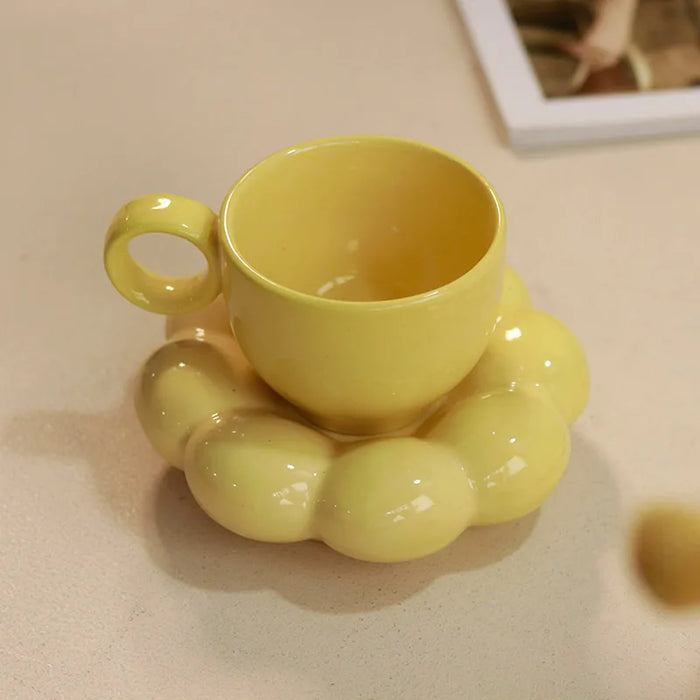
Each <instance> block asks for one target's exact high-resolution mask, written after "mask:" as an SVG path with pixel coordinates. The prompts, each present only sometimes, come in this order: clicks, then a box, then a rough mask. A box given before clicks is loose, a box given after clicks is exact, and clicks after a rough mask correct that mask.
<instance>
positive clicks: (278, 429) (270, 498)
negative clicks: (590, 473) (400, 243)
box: [136, 269, 588, 562]
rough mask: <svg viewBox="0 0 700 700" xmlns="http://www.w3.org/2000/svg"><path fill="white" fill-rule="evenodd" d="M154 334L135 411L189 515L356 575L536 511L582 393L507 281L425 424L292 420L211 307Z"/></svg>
mask: <svg viewBox="0 0 700 700" xmlns="http://www.w3.org/2000/svg"><path fill="white" fill-rule="evenodd" d="M166 335H167V338H168V340H167V343H166V344H165V345H164V346H162V347H161V348H160V349H159V350H157V351H156V352H155V353H154V354H153V355H152V356H151V357H150V358H149V359H148V360H147V361H146V363H145V365H144V367H143V369H142V371H141V376H140V382H139V384H138V389H137V395H136V407H137V412H138V415H139V419H140V421H141V424H142V426H143V429H144V431H145V433H146V435H147V437H148V438H149V440H150V442H151V443H152V445H153V446H154V448H155V449H156V450H157V451H158V452H159V453H160V454H161V455H162V456H163V457H164V458H165V459H166V460H167V461H168V462H169V463H171V464H172V465H173V466H176V467H178V468H180V469H182V470H183V471H184V472H185V477H186V479H187V483H188V485H189V487H190V490H191V492H192V494H193V496H194V498H195V500H196V501H197V502H198V503H199V505H200V506H201V507H202V508H203V509H204V510H205V511H206V512H207V513H208V514H209V515H210V516H211V517H212V518H213V519H214V520H216V521H217V522H218V523H219V524H221V525H222V526H224V527H226V528H228V529H229V530H231V531H233V532H235V533H237V534H239V535H242V536H244V537H248V538H251V539H256V540H261V541H268V542H294V541H300V540H305V539H317V540H322V541H324V542H325V543H326V544H328V545H329V546H330V547H332V548H333V549H335V550H337V551H339V552H341V553H343V554H346V555H348V556H351V557H354V558H357V559H362V560H366V561H375V562H395V561H405V560H409V559H416V558H419V557H423V556H426V555H428V554H431V553H433V552H436V551H438V550H440V549H442V548H444V547H446V546H447V545H449V544H450V543H451V542H452V541H453V540H454V539H456V538H457V537H458V536H459V535H460V534H461V533H462V532H463V531H464V530H465V529H466V528H467V527H469V526H471V525H483V524H493V523H500V522H506V521H509V520H513V519H516V518H520V517H522V516H524V515H526V514H527V513H529V512H531V511H532V510H535V509H536V508H538V507H539V506H540V505H541V504H542V502H543V501H544V500H545V499H546V498H547V497H548V496H549V495H550V493H551V492H552V491H553V489H554V488H555V486H556V484H557V483H558V482H559V480H560V478H561V476H562V474H563V472H564V470H565V468H566V465H567V462H568V458H569V449H570V442H569V430H568V424H570V423H572V422H573V420H574V419H575V418H576V417H577V416H578V414H579V413H580V412H581V410H582V409H583V407H584V405H585V403H586V399H587V395H588V370H587V366H586V361H585V357H584V355H583V351H582V350H581V347H580V345H579V344H578V341H577V340H576V338H575V337H574V336H573V334H572V333H571V332H570V331H569V330H568V329H567V328H566V327H565V326H563V324H561V323H560V322H559V321H557V320H556V319H554V318H552V317H551V316H549V315H547V314H545V313H543V312H540V311H536V310H534V309H532V308H530V302H529V295H528V292H527V289H526V288H525V286H524V285H523V283H522V282H521V281H520V279H519V278H518V277H517V275H515V273H514V272H513V271H512V270H510V269H507V271H506V279H505V285H504V294H503V299H502V302H501V306H500V308H499V313H498V316H497V319H496V322H495V325H494V331H493V334H492V336H491V340H490V342H489V345H488V347H487V349H486V352H485V353H484V355H483V356H482V358H481V360H480V361H479V363H478V364H477V366H476V367H475V369H474V370H473V371H472V373H471V374H470V375H469V376H468V377H467V378H466V379H465V380H464V381H463V382H462V383H461V384H460V385H459V386H458V387H456V388H455V389H454V390H453V391H451V392H450V393H449V394H447V395H446V396H444V397H443V398H442V399H441V400H440V401H439V402H438V403H437V404H436V405H434V406H432V407H431V408H430V409H429V410H428V411H427V413H426V414H424V415H421V416H416V415H411V416H408V415H404V416H396V417H394V418H392V419H391V420H390V421H387V422H386V423H385V424H383V425H381V426H377V424H376V423H375V422H372V424H371V426H362V425H358V424H357V423H356V422H354V421H353V423H352V424H349V423H347V422H344V421H343V420H337V419H328V418H324V417H319V416H304V415H302V414H301V413H299V411H298V410H297V409H296V408H295V407H294V406H292V405H291V404H289V403H288V402H287V401H285V400H284V399H282V398H281V397H280V396H279V395H278V394H276V393H275V392H273V391H272V390H271V389H270V388H269V387H268V386H267V385H266V384H265V383H264V382H263V381H262V380H261V379H260V378H259V377H258V376H257V375H256V373H255V372H254V371H253V369H252V368H251V366H250V365H249V363H248V362H247V360H246V359H245V357H244V355H243V353H242V351H241V350H240V348H239V346H238V344H237V343H236V340H235V338H234V336H233V334H232V332H231V330H230V326H229V323H228V314H227V310H226V306H225V303H224V302H223V301H222V300H221V299H217V300H216V302H214V304H212V305H211V306H210V307H208V308H207V309H204V310H203V311H201V312H198V313H193V314H188V315H186V316H178V317H171V318H170V319H169V320H168V323H167V327H166ZM378 428H379V429H381V430H382V435H379V436H378V435H374V434H370V432H369V431H371V432H372V433H374V432H376V431H377V429H378ZM363 430H366V431H367V432H364V433H363V432H362V431H363ZM358 431H359V434H358ZM347 433H353V434H347Z"/></svg>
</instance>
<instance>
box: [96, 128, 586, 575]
mask: <svg viewBox="0 0 700 700" xmlns="http://www.w3.org/2000/svg"><path fill="white" fill-rule="evenodd" d="M151 232H164V233H167V234H171V235H173V236H177V237H179V238H181V239H185V240H186V241H188V242H190V243H191V244H193V245H194V246H196V247H197V248H198V249H199V251H201V253H202V254H203V256H204V258H205V259H206V263H207V267H206V270H205V271H203V272H202V273H201V274H198V275H195V276H191V277H184V278H174V277H167V276H162V275H158V274H155V273H154V272H152V271H150V270H148V269H146V268H145V267H143V266H142V265H140V264H139V263H138V262H137V261H136V260H135V259H134V258H133V257H132V255H131V253H130V250H129V243H130V241H131V240H132V239H133V238H135V237H136V236H139V235H142V234H146V233H151ZM505 245H506V222H505V217H504V211H503V206H502V204H501V202H500V200H499V197H498V195H497V194H496V192H495V191H494V190H493V188H492V187H491V186H490V185H489V183H488V182H487V181H486V180H485V179H484V177H483V176H482V175H480V174H479V173H478V172H477V171H475V170H474V169H473V168H472V167H471V166H470V165H468V164H467V163H465V162H462V161H461V160H460V159H458V158H456V157H454V156H452V155H450V154H448V153H446V152H444V151H441V150H439V149H437V148H434V147H432V146H428V145H425V144H422V143H419V142H415V141H411V140H407V139H399V138H392V137H384V136H345V137H338V138H328V139H321V140H318V141H313V142H309V143H304V144H300V145H297V146H294V147H291V148H287V149H285V150H283V151H280V152H278V153H275V154H273V155H271V156H269V157H268V158H266V159H264V160H263V161H261V162H260V163H258V164H257V165H255V166H254V167H253V168H251V169H250V170H249V171H248V172H247V173H245V174H244V175H243V176H242V177H241V178H240V179H239V180H238V181H237V182H236V183H235V185H234V186H233V187H232V188H231V190H230V191H229V193H228V194H227V196H226V198H225V199H224V202H223V204H222V205H221V209H220V211H219V214H218V216H217V215H216V214H215V213H214V212H212V211H211V210H210V209H209V208H208V207H207V206H205V205H203V204H201V203H199V202H197V201H194V200H191V199H187V198H185V197H181V196H177V195H172V194H163V193H159V194H151V195H146V196H144V197H140V198H138V199H135V200H133V201H131V202H129V203H127V204H125V205H124V206H123V207H122V208H121V209H120V210H119V211H118V212H117V214H116V215H115V217H114V219H113V221H112V223H111V225H110V227H109V230H108V232H107V237H106V242H105V249H104V261H105V267H106V271H107V274H108V276H109V278H110V280H111V281H112V283H113V284H114V286H115V287H116V289H117V290H118V291H119V292H120V293H121V294H122V295H123V296H124V297H126V298H127V299H128V300H129V301H131V302H133V303H134V304H135V305H137V306H139V307H141V308H143V309H146V310H148V311H152V312H155V313H157V314H163V315H165V316H166V317H167V323H166V336H167V337H166V342H165V344H164V345H163V346H162V347H160V348H159V349H157V350H156V351H155V352H154V353H153V354H152V355H151V356H150V357H149V358H148V359H147V360H146V361H145V363H144V364H143V366H142V369H141V370H140V374H139V381H138V384H137V389H136V397H135V402H136V409H137V413H138V416H139V419H140V422H141V425H142V426H143V429H144V431H145V433H146V435H147V437H148V439H149V441H150V442H151V444H152V445H153V447H154V449H155V450H156V451H157V452H158V453H159V454H160V455H161V456H162V457H163V459H164V460H166V461H167V462H168V463H169V464H171V465H173V466H175V467H177V468H179V469H182V470H183V471H184V474H185V477H186V480H187V484H188V485H189V488H190V491H191V492H192V496H193V497H194V499H195V500H196V501H197V503H198V504H199V505H200V506H201V508H203V509H204V511H205V512H206V513H207V514H208V515H209V516H210V517H211V518H213V519H214V520H215V521H216V522H217V523H219V524H220V525H222V526H223V527H225V528H227V529H229V530H231V531H233V532H235V533H237V534H239V535H241V536H243V537H248V538H252V539H255V540H261V541H269V542H296V541H300V540H306V539H315V540H321V541H323V542H325V543H326V544H327V545H328V546H330V547H332V548H333V549H335V550H337V551H338V552H341V553H343V554H345V555H348V556H350V557H354V558H356V559H361V560H366V561H373V562H398V561H405V560H410V559H416V558H419V557H423V556H426V555H429V554H431V553H433V552H436V551H438V550H440V549H442V548H444V547H446V546H447V545H449V544H450V543H451V542H452V541H454V540H455V539H456V538H457V537H459V535H460V534H461V533H462V532H463V531H464V530H465V529H466V528H468V527H472V526H478V525H486V524H495V523H503V522H506V521H509V520H513V519H515V518H520V517H522V516H524V515H526V514H527V513H529V512H531V511H532V510H534V509H536V508H538V507H539V506H540V505H541V504H542V503H543V501H544V500H545V499H546V498H547V497H548V496H549V495H550V494H551V493H552V491H553V490H554V488H555V486H556V485H557V483H558V482H559V480H560V479H561V477H562V475H563V473H564V470H565V469H566V466H567V462H568V460H569V454H570V437H569V426H570V425H571V424H572V423H573V422H574V421H575V420H576V418H577V417H578V416H579V414H580V413H581V411H582V410H583V408H584V406H585V404H586V401H587V398H588V390H589V378H588V368H587V363H586V359H585V356H584V353H583V350H582V348H581V346H580V344H579V342H578V340H577V339H576V337H575V336H574V334H573V333H572V332H571V331H570V330H569V329H568V328H567V327H566V326H565V325H564V324H562V323H561V322H560V321H558V320H557V319H555V318H553V317H552V316H550V315H549V314H547V313H545V312H544V311H540V310H537V309H534V308H532V304H531V301H530V296H529V294H528V290H527V288H526V286H525V285H524V284H523V282H522V281H521V279H520V278H519V277H518V275H517V274H516V273H515V272H514V271H513V270H512V269H511V268H510V267H509V266H508V265H506V263H505Z"/></svg>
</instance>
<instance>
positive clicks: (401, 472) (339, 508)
mask: <svg viewBox="0 0 700 700" xmlns="http://www.w3.org/2000/svg"><path fill="white" fill-rule="evenodd" d="M475 514H476V499H475V493H474V490H473V487H472V485H471V483H470V481H469V479H468V478H467V475H466V474H465V472H464V469H463V467H462V464H461V462H460V460H459V458H458V457H457V455H456V454H455V452H454V450H452V449H451V448H450V447H448V446H446V445H439V444H430V443H428V442H425V441H423V440H419V439H417V438H414V437H406V438H385V439H379V440H373V441H371V442H366V443H364V444H360V445H359V446H355V447H352V448H350V449H348V450H347V451H346V452H345V453H344V454H342V455H341V456H339V457H338V458H337V459H336V461H335V463H334V465H333V468H332V470H331V471H330V472H329V473H328V476H327V478H326V483H325V485H324V487H323V491H322V493H321V500H320V502H319V504H318V508H317V521H318V527H319V531H320V533H321V536H322V538H323V540H324V541H325V542H326V543H327V544H328V545H330V546H331V547H333V549H336V550H338V551H339V552H342V553H343V554H346V555H348V556H351V557H354V558H356V559H363V560H366V561H375V562H393V561H404V560H407V559H416V558H418V557H423V556H426V555H428V554H432V553H433V552H436V551H438V550H440V549H442V548H444V547H446V546H447V545H448V544H450V543H451V542H452V541H453V540H454V539H456V538H457V537H458V536H459V535H460V533H462V531H463V530H464V529H465V528H466V527H467V526H468V525H470V524H471V522H472V520H473V518H474V516H475Z"/></svg>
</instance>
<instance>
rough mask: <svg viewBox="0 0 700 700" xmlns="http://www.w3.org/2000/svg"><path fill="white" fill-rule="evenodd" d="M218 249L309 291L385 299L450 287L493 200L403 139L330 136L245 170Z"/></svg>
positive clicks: (488, 234)
mask: <svg viewBox="0 0 700 700" xmlns="http://www.w3.org/2000/svg"><path fill="white" fill-rule="evenodd" d="M223 211H224V214H223V220H224V228H225V231H224V238H225V241H224V245H226V244H228V245H229V246H230V247H231V248H232V251H233V253H234V254H235V255H236V256H237V257H238V258H239V260H240V261H241V262H242V263H243V264H244V265H246V266H247V267H248V268H250V269H251V270H252V271H253V272H254V273H255V274H258V275H261V276H262V277H265V278H267V279H268V280H270V281H272V282H274V283H276V284H278V285H282V286H283V287H287V288H289V289H292V290H295V291H297V292H302V293H304V294H309V295H313V296H318V297H326V298H331V299H338V300H344V301H384V300H389V299H397V298H402V297H409V296H414V295H416V294H422V293H425V292H428V291H431V290H434V289H436V288H438V287H442V286H443V285H445V284H448V283H449V282H452V281H454V280H456V279H457V278H458V277H461V276H462V275H464V274H465V273H467V272H468V271H469V270H470V269H471V268H473V267H474V266H475V265H476V263H477V262H479V260H480V259H481V258H482V257H483V256H484V255H485V254H486V252H487V251H488V249H489V247H490V246H491V243H492V242H493V240H494V237H495V236H496V233H497V231H498V229H499V227H500V225H501V211H500V206H499V204H498V200H497V198H496V196H495V194H494V193H493V190H492V189H491V188H490V187H489V185H488V184H487V183H486V181H485V180H484V179H483V178H482V177H481V176H479V175H478V174H477V173H475V172H473V171H472V170H470V169H469V168H468V167H467V166H466V165H465V164H463V163H461V162H460V161H458V160H456V159H453V158H451V157H450V156H448V155H446V154H444V153H441V152H439V151H436V150H433V149H431V148H430V147H428V146H423V145H421V144H418V143H413V142H407V141H401V140H399V139H396V140H393V139H382V138H371V137H368V138H361V137H360V138H347V139H339V140H326V141H322V142H318V143H313V144H308V145H306V146H299V147H296V148H292V149H289V150H288V151H285V152H282V153H278V154H276V155H274V156H271V157H270V158H268V159H266V160H264V161H262V162H261V163H260V164H258V165H257V166H255V167H254V168H253V169H251V170H250V171H249V172H248V173H247V174H246V175H245V176H244V177H243V178H242V179H241V180H240V181H239V182H238V183H237V185H236V186H235V187H234V188H233V190H232V191H231V193H230V195H229V197H228V199H227V201H226V203H225V205H224V210H223Z"/></svg>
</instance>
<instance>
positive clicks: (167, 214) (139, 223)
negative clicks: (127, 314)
mask: <svg viewBox="0 0 700 700" xmlns="http://www.w3.org/2000/svg"><path fill="white" fill-rule="evenodd" d="M144 233H169V234H171V235H173V236H177V237H178V238H184V239H185V240H186V241H189V242H190V243H192V244H193V245H195V246H196V247H197V248H198V249H199V250H200V251H201V253H202V254H203V255H204V257H205V259H206V261H207V269H206V270H205V271H203V272H200V273H199V274H197V275H193V276H191V277H168V276H165V275H159V274H157V273H155V272H151V271H150V270H148V269H146V268H145V267H143V266H142V265H140V264H139V263H138V262H136V260H134V258H133V257H132V256H131V253H130V252H129V241H131V239H132V238H136V236H140V235H142V234H144ZM104 264H105V269H106V271H107V276H108V277H109V279H110V280H111V282H112V284H113V285H114V286H115V288H116V289H117V291H118V292H119V293H120V294H121V295H122V296H124V297H125V298H126V299H128V300H129V301H130V302H132V303H133V304H136V306H140V307H141V308H142V309H146V310H147V311H153V312H154V313H158V314H181V313H187V312H189V311H195V310H197V309H199V308H201V307H203V306H206V305H207V304H209V303H210V302H212V301H213V300H214V299H215V298H216V296H217V295H218V294H219V292H220V291H221V267H220V260H219V243H218V222H217V217H216V214H214V212H213V211H212V210H211V209H209V207H207V206H206V205H204V204H201V203H200V202H197V201H195V200H194V199H188V198H187V197H180V196H179V195H173V194H149V195H145V196H143V197H139V198H137V199H134V200H132V201H130V202H128V203H127V204H125V205H124V206H123V207H122V208H121V209H120V210H119V211H118V212H117V213H116V214H115V216H114V219H113V220H112V223H111V225H110V227H109V230H108V231H107V239H106V241H105V247H104Z"/></svg>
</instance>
